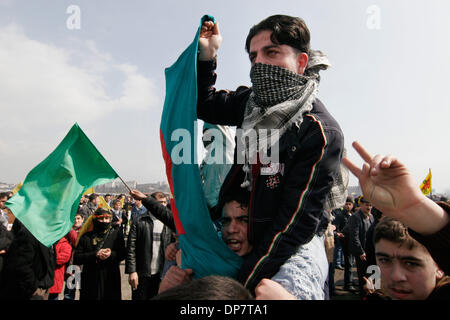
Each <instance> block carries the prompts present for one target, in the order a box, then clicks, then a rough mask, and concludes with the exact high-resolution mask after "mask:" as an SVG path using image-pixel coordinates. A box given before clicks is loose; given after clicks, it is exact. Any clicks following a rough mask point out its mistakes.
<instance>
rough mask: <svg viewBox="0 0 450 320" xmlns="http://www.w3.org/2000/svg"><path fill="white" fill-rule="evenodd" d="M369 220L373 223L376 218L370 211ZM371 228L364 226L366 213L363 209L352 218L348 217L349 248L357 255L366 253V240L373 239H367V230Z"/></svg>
mask: <svg viewBox="0 0 450 320" xmlns="http://www.w3.org/2000/svg"><path fill="white" fill-rule="evenodd" d="M369 222H370V224H371V225H372V224H373V222H374V218H373V216H372V214H370V213H369ZM368 230H369V228H367V229H366V228H365V226H364V213H363V212H362V211H361V210H358V211H357V212H355V213H354V214H353V215H352V216H351V217H350V219H348V231H349V249H350V253H351V254H352V255H354V256H355V257H359V256H360V255H362V254H363V253H365V249H366V242H367V241H371V240H370V239H367V231H368Z"/></svg>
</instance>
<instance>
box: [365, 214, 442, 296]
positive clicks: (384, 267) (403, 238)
mask: <svg viewBox="0 0 450 320" xmlns="http://www.w3.org/2000/svg"><path fill="white" fill-rule="evenodd" d="M373 241H374V244H375V255H376V260H377V265H378V266H379V267H380V270H381V283H382V287H383V288H384V289H385V290H386V291H387V294H388V295H389V296H390V297H391V298H393V299H399V300H423V299H426V298H427V297H428V296H429V295H430V294H431V292H432V291H433V290H434V289H435V287H436V285H437V282H438V280H440V279H441V278H443V276H444V273H443V271H442V270H441V269H440V268H439V267H438V265H437V264H436V262H435V261H434V260H433V258H432V257H431V255H430V253H429V252H428V250H427V249H426V248H425V247H424V246H423V245H422V244H420V243H419V242H417V241H416V240H415V239H414V238H412V237H411V236H410V234H409V233H408V228H407V227H406V226H405V225H404V224H403V223H401V222H400V221H398V220H395V219H393V218H390V217H385V218H383V219H381V220H380V222H379V223H378V224H377V226H376V227H375V230H374V234H373Z"/></svg>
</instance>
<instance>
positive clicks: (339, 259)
mask: <svg viewBox="0 0 450 320" xmlns="http://www.w3.org/2000/svg"><path fill="white" fill-rule="evenodd" d="M344 263H345V262H344V253H343V252H342V243H341V239H339V238H338V237H335V238H334V255H333V264H334V266H335V267H337V266H341V267H342V266H344Z"/></svg>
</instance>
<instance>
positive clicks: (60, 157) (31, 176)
mask: <svg viewBox="0 0 450 320" xmlns="http://www.w3.org/2000/svg"><path fill="white" fill-rule="evenodd" d="M117 177H118V175H117V173H116V172H115V171H114V169H113V168H112V167H111V166H110V165H109V163H108V162H107V161H106V160H105V158H103V156H102V155H101V154H100V152H98V150H97V148H96V147H95V146H94V145H93V144H92V142H91V141H90V140H89V138H88V137H87V136H86V135H85V134H84V132H83V131H82V130H81V128H80V127H79V126H78V124H75V125H74V126H73V127H72V128H71V129H70V131H69V133H68V134H67V135H66V137H65V138H64V139H63V141H62V142H61V143H60V144H59V145H58V147H57V148H56V149H55V150H54V151H53V152H52V153H51V154H50V155H49V156H48V157H47V158H46V159H45V160H44V161H42V162H41V163H40V164H38V165H37V166H36V167H35V168H34V169H33V170H31V171H30V172H29V173H28V175H27V177H26V178H25V180H24V182H23V185H22V188H20V190H19V191H18V192H17V193H16V194H15V195H14V196H12V197H11V198H10V199H9V200H8V201H7V202H6V203H5V206H7V207H8V208H9V209H10V210H11V211H12V212H13V213H14V215H15V216H16V218H17V219H19V220H20V221H21V222H22V223H23V224H24V225H25V227H26V228H27V229H28V230H29V231H30V232H31V233H32V234H33V235H34V237H35V238H36V239H38V240H39V241H40V242H41V243H42V244H43V245H45V246H47V247H49V246H51V245H52V244H54V243H55V242H57V241H59V240H60V239H61V238H62V237H64V236H65V235H66V234H67V233H68V232H69V231H70V229H71V228H72V226H73V223H74V221H75V214H76V213H77V210H78V205H79V203H80V199H81V196H82V194H83V193H84V192H85V191H86V190H87V189H88V188H90V187H92V186H95V185H98V184H103V183H107V182H109V181H112V180H114V179H116V178H117Z"/></svg>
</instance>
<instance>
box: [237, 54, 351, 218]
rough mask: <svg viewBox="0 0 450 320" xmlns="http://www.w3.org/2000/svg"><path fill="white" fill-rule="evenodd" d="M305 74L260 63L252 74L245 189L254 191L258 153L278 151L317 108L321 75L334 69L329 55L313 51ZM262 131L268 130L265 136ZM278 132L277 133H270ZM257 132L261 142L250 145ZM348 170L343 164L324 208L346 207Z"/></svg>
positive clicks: (245, 138)
mask: <svg viewBox="0 0 450 320" xmlns="http://www.w3.org/2000/svg"><path fill="white" fill-rule="evenodd" d="M308 58H309V60H308V64H307V66H306V69H305V72H304V74H303V75H300V74H297V73H295V72H292V71H290V70H287V69H285V68H281V67H278V66H274V65H268V64H261V63H256V64H255V65H253V67H252V69H251V71H250V78H251V81H252V84H253V87H252V90H253V91H252V93H251V94H250V97H249V100H248V102H247V106H246V109H245V113H244V121H243V123H242V129H243V133H242V137H241V145H242V146H245V147H244V148H242V149H243V150H239V149H238V152H239V151H241V152H242V154H241V156H243V157H244V158H243V159H244V160H245V164H244V166H243V169H242V170H243V171H244V172H245V180H244V182H243V183H242V184H241V187H242V188H247V189H249V190H251V186H252V182H251V180H252V175H251V165H250V163H255V158H252V159H251V157H255V155H256V154H258V153H259V155H260V158H261V155H263V156H264V154H265V153H267V150H268V148H270V149H271V150H272V151H274V150H276V151H275V152H278V149H277V143H278V142H279V138H280V137H281V136H282V135H283V134H284V133H285V132H286V130H287V129H289V128H290V127H291V126H292V125H293V124H295V125H296V126H297V127H300V125H301V123H302V122H303V116H304V115H305V114H306V113H308V112H310V111H311V110H312V108H313V106H312V104H313V103H314V101H315V100H316V97H317V93H318V87H319V83H320V75H319V72H320V71H321V70H326V69H328V68H329V67H330V62H329V60H328V57H327V55H326V54H324V53H323V52H321V51H317V50H316V51H314V50H311V52H310V55H309V57H308ZM259 129H266V130H265V132H264V134H262V133H259V132H258V130H259ZM270 129H277V130H270ZM255 131H256V133H257V138H258V140H257V141H258V143H256V144H255V143H249V141H251V140H250V139H249V137H250V136H251V135H252V134H253V133H254V132H255ZM344 153H345V150H344ZM347 185H348V170H347V168H346V167H345V166H343V165H342V164H341V166H340V170H339V171H338V173H337V176H336V178H335V179H334V182H333V185H332V187H331V191H330V192H329V194H328V195H327V197H326V201H325V206H324V209H327V210H333V209H336V208H340V207H342V206H343V205H344V204H345V199H346V197H347Z"/></svg>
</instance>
